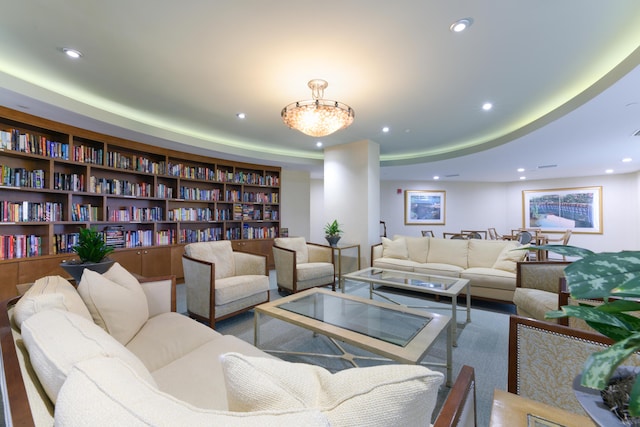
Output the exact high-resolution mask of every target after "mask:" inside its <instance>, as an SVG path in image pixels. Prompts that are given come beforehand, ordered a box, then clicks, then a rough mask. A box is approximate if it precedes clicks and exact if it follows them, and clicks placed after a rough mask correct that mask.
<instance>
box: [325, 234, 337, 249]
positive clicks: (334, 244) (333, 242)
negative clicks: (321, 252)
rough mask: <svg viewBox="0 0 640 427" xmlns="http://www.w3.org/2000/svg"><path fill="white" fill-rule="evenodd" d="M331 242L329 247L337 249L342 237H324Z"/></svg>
mask: <svg viewBox="0 0 640 427" xmlns="http://www.w3.org/2000/svg"><path fill="white" fill-rule="evenodd" d="M324 238H325V239H327V242H329V246H332V247H334V248H335V247H336V246H337V245H338V240H340V236H324Z"/></svg>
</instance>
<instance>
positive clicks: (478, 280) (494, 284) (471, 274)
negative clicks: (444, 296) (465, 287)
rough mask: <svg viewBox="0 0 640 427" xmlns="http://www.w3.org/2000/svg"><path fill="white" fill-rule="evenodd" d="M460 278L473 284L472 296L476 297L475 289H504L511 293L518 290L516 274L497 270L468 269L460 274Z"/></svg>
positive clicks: (484, 268)
mask: <svg viewBox="0 0 640 427" xmlns="http://www.w3.org/2000/svg"><path fill="white" fill-rule="evenodd" d="M460 277H461V278H463V279H467V280H469V281H470V282H471V289H472V291H471V294H472V295H475V294H474V293H473V289H474V288H487V289H489V288H490V289H502V290H506V291H511V292H513V290H514V289H515V288H516V275H515V273H511V272H509V271H504V270H498V269H497V268H487V267H475V268H467V269H466V270H464V271H462V272H461V273H460Z"/></svg>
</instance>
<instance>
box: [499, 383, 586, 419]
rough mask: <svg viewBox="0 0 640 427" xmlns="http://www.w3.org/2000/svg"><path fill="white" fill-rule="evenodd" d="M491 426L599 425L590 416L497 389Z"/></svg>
mask: <svg viewBox="0 0 640 427" xmlns="http://www.w3.org/2000/svg"><path fill="white" fill-rule="evenodd" d="M489 426H490V427H597V426H596V424H595V423H594V422H593V421H592V420H591V418H589V417H585V416H583V415H577V414H574V413H572V412H568V411H565V410H562V409H559V408H555V407H553V406H549V405H546V404H544V403H540V402H536V401H535V400H531V399H527V398H525V397H522V396H518V395H517V394H513V393H509V392H506V391H504V390H498V389H495V390H494V392H493V405H492V406H491V420H490V421H489Z"/></svg>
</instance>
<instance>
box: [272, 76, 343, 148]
mask: <svg viewBox="0 0 640 427" xmlns="http://www.w3.org/2000/svg"><path fill="white" fill-rule="evenodd" d="M308 86H309V88H310V89H311V97H312V98H313V99H308V100H305V101H297V102H294V103H291V104H289V105H287V106H286V107H284V108H283V109H282V112H281V113H280V115H281V116H282V121H283V122H284V123H285V124H286V125H287V126H289V127H290V128H292V129H297V130H299V131H300V132H302V133H304V134H305V135H309V136H315V137H320V136H327V135H331V134H332V133H334V132H336V131H338V130H340V129H344V128H346V127H348V126H349V125H351V123H353V119H354V118H355V112H354V111H353V109H352V108H351V107H349V106H348V105H346V104H343V103H341V102H338V101H330V100H328V99H323V98H324V90H325V89H326V88H327V86H329V83H327V82H326V81H325V80H322V79H313V80H311V81H309V83H308Z"/></svg>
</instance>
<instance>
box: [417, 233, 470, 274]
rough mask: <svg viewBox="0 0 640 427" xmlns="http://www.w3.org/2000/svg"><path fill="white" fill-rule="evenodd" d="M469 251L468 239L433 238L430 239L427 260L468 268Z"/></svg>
mask: <svg viewBox="0 0 640 427" xmlns="http://www.w3.org/2000/svg"><path fill="white" fill-rule="evenodd" d="M468 252H469V241H468V240H458V239H437V238H432V239H429V255H428V256H427V262H428V263H436V264H450V265H455V266H458V267H462V268H467V258H468Z"/></svg>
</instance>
